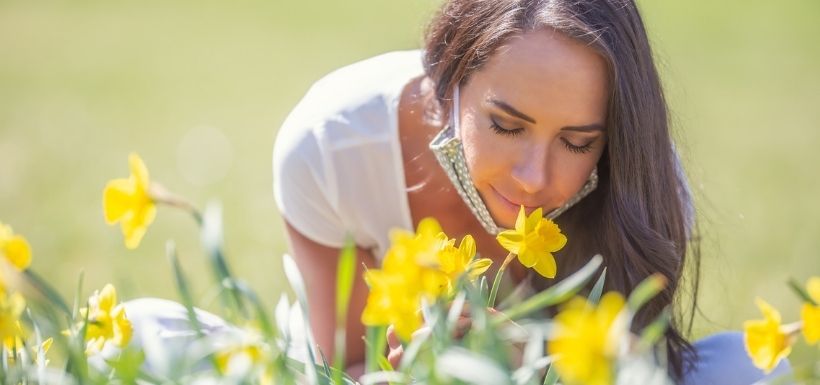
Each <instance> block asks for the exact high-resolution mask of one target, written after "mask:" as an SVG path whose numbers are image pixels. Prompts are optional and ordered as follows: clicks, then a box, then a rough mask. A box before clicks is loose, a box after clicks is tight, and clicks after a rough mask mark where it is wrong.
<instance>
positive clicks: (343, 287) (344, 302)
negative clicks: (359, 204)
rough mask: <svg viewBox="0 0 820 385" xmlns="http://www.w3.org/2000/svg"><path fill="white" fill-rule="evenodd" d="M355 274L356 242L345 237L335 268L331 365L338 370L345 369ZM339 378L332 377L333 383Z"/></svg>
mask: <svg viewBox="0 0 820 385" xmlns="http://www.w3.org/2000/svg"><path fill="white" fill-rule="evenodd" d="M355 275H356V244H355V243H353V238H351V237H350V236H348V237H347V241H346V242H345V247H344V248H342V251H341V253H340V255H339V264H338V268H337V269H336V333H335V341H336V343H335V344H334V348H335V349H334V350H335V352H334V354H333V367H335V368H336V369H338V370H339V372H344V371H345V342H346V341H345V339H346V336H347V333H346V331H347V308H348V305H349V304H350V292H351V291H352V290H353V280H354V279H355ZM340 380H341V378H338V376H334V377H333V382H334V383H339V381H340Z"/></svg>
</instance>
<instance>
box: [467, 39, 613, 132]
mask: <svg viewBox="0 0 820 385" xmlns="http://www.w3.org/2000/svg"><path fill="white" fill-rule="evenodd" d="M469 83H470V84H469V85H468V86H470V85H472V86H474V87H476V88H477V90H478V91H479V92H481V93H483V94H485V95H484V96H486V97H487V98H498V99H502V100H504V101H505V102H507V103H509V104H511V105H513V106H515V107H516V108H517V109H519V110H521V111H523V112H525V113H527V114H530V115H531V116H533V117H535V118H536V120H537V121H539V122H540V121H541V120H542V119H544V120H546V119H548V117H553V118H559V119H561V120H562V123H567V120H568V119H569V120H571V121H572V122H573V123H578V124H589V123H593V122H591V121H589V120H590V119H595V120H597V123H603V121H602V120H603V117H604V116H605V114H606V105H607V100H608V94H609V93H608V89H609V86H608V84H609V81H608V73H607V65H606V61H605V60H604V59H603V57H602V56H601V55H599V54H598V53H597V52H596V51H595V50H593V49H592V48H591V47H588V46H585V45H584V44H583V43H581V42H578V41H576V40H573V39H571V38H569V37H566V36H564V35H563V34H561V33H559V32H557V31H554V30H552V29H539V30H536V31H531V32H528V33H525V34H523V35H516V36H513V37H511V38H510V39H509V41H508V42H507V43H506V44H505V45H504V46H502V47H500V48H499V49H498V50H497V51H496V52H495V54H494V55H493V56H492V57H491V58H490V60H489V61H488V62H487V63H486V64H485V65H484V67H483V68H482V69H481V70H479V71H478V72H476V73H475V74H473V76H472V78H471V80H470V81H469ZM561 115H565V116H561ZM539 118H541V119H539ZM579 120H580V121H579Z"/></svg>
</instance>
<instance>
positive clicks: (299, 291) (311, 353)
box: [282, 254, 318, 384]
mask: <svg viewBox="0 0 820 385" xmlns="http://www.w3.org/2000/svg"><path fill="white" fill-rule="evenodd" d="M282 264H283V266H284V270H285V277H287V279H288V282H290V287H291V288H292V289H293V292H294V293H295V294H296V300H297V301H298V302H299V306H300V308H301V310H302V315H303V317H302V319H303V320H304V323H303V324H302V327H304V328H305V329H304V330H305V335H306V336H307V338H305V345H306V348H307V353H308V360H309V361H308V362H315V361H316V351H315V349H314V347H313V344H311V343H310V341H311V333H310V313H309V312H308V300H307V290H306V289H305V281H304V280H303V279H302V274H301V273H300V272H299V267H298V266H296V262H294V260H293V258H291V256H290V255H288V254H284V255H282ZM304 367H305V376H306V377H307V379H306V380H307V382H308V383H311V384H314V383H316V381H318V374H317V372H316V367H315V366H314V365H311V364H308V363H304Z"/></svg>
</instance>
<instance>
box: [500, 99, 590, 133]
mask: <svg viewBox="0 0 820 385" xmlns="http://www.w3.org/2000/svg"><path fill="white" fill-rule="evenodd" d="M487 101H488V102H490V103H491V104H492V105H494V106H496V107H498V108H500V109H501V110H503V111H504V112H506V113H507V114H509V115H510V116H514V117H516V118H519V119H522V120H525V121H527V122H530V123H532V124H535V119H533V118H532V117H530V116H529V115H527V114H525V113H523V112H521V111H518V110H516V109H515V108H514V107H513V106H511V105H509V104H507V103H505V102H503V101H501V100H498V99H494V98H489V99H487ZM561 131H580V132H592V131H605V129H604V126H603V125H602V124H586V125H583V126H566V127H562V128H561Z"/></svg>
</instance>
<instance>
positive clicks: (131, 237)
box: [122, 203, 157, 250]
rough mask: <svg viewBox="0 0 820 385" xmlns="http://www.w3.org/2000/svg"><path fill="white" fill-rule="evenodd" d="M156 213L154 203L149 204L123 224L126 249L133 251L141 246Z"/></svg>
mask: <svg viewBox="0 0 820 385" xmlns="http://www.w3.org/2000/svg"><path fill="white" fill-rule="evenodd" d="M156 212H157V209H156V206H155V205H154V204H153V203H149V204H147V205H145V206H144V207H142V208H141V209H140V210H138V211H136V212H135V213H134V215H133V216H132V217H131V218H129V219H128V220H124V221H123V222H122V233H123V236H125V247H127V248H128V249H132V250H133V249H136V248H137V246H139V244H140V242H141V241H142V237H143V236H144V235H145V232H146V230H147V229H148V226H149V225H150V224H151V222H153V221H154V218H155V217H156Z"/></svg>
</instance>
